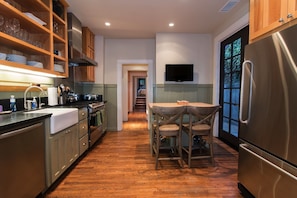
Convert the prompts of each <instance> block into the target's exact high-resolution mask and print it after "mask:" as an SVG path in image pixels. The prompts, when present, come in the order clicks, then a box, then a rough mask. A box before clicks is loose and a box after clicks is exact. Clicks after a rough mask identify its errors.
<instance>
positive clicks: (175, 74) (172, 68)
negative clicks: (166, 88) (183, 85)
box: [165, 64, 194, 82]
mask: <svg viewBox="0 0 297 198" xmlns="http://www.w3.org/2000/svg"><path fill="white" fill-rule="evenodd" d="M165 67H166V68H165V81H175V82H183V81H193V76H194V71H193V67H194V65H193V64H166V65H165Z"/></svg>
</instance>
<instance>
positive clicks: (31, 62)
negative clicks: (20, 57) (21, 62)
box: [27, 61, 43, 68]
mask: <svg viewBox="0 0 297 198" xmlns="http://www.w3.org/2000/svg"><path fill="white" fill-rule="evenodd" d="M27 65H30V66H33V67H38V68H43V63H41V62H38V61H27Z"/></svg>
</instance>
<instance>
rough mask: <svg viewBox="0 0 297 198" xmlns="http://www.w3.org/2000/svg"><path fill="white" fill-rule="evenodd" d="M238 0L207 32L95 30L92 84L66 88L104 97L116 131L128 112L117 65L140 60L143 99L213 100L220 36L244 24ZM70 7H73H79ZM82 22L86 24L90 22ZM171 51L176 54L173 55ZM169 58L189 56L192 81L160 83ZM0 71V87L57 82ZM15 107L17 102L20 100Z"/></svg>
mask: <svg viewBox="0 0 297 198" xmlns="http://www.w3.org/2000/svg"><path fill="white" fill-rule="evenodd" d="M242 2H243V4H244V6H243V8H242V9H239V10H237V12H236V13H235V14H234V16H233V18H232V19H230V20H228V21H226V24H222V26H221V27H218V28H217V29H216V30H215V31H214V33H213V35H209V34H188V33H171V32H170V33H162V32H160V33H157V34H156V35H155V38H150V39H131V38H130V39H112V38H104V36H102V35H100V34H98V35H97V34H96V36H95V48H96V53H95V60H96V61H97V62H98V66H97V67H95V76H96V79H95V83H89V82H88V83H75V82H74V81H72V80H71V79H70V82H66V83H69V85H70V87H71V88H72V89H74V90H75V91H76V92H81V93H96V94H102V95H103V97H104V100H106V101H108V102H107V104H106V107H107V109H108V114H107V116H108V117H107V122H108V123H107V126H108V129H107V130H108V131H120V130H121V129H122V127H123V126H122V125H123V122H122V121H125V119H124V118H125V117H126V116H127V114H128V111H129V110H125V111H124V112H122V110H124V107H125V106H127V105H126V103H125V104H124V105H123V104H122V102H123V101H126V99H125V98H126V96H124V95H121V94H120V93H121V90H122V87H121V86H122V85H124V83H123V84H122V78H121V76H122V75H124V76H125V75H126V74H125V73H122V72H123V71H122V69H121V67H122V66H123V65H130V66H135V65H137V64H139V65H143V64H144V65H146V66H145V67H146V68H147V70H148V73H149V75H148V82H150V83H151V84H150V89H149V88H148V93H149V94H148V95H149V96H151V99H149V98H148V100H149V101H148V102H152V101H156V102H163V101H166V102H168V101H169V102H174V101H176V100H179V99H181V98H180V97H181V96H180V95H178V94H174V93H175V92H177V93H178V92H181V93H182V94H181V95H182V97H184V98H182V99H188V100H192V101H204V102H210V103H212V102H213V103H218V102H217V101H218V98H219V94H218V91H217V90H218V84H219V61H218V60H219V59H218V58H214V57H219V51H218V48H219V42H220V41H221V40H223V39H224V38H226V37H227V36H228V35H231V34H232V33H234V32H235V31H236V30H238V29H240V28H242V27H244V26H245V25H247V24H248V1H241V3H242ZM68 3H69V4H70V7H69V9H70V10H71V11H72V12H73V13H76V15H77V16H79V18H80V19H82V15H79V13H78V12H76V11H75V10H74V8H72V7H71V5H72V3H73V4H74V3H75V2H71V1H68ZM72 9H73V10H72ZM76 9H79V6H77V8H76ZM82 21H83V20H82ZM84 25H87V26H89V27H90V28H91V26H90V24H84ZM166 44H167V45H168V44H169V46H170V49H171V51H170V52H168V47H166ZM175 44H179V45H178V46H177V45H175ZM127 49H129V50H127ZM42 53H43V52H42ZM177 54H178V55H179V56H176V55H177ZM56 59H57V57H56ZM170 61H193V62H194V63H195V65H198V67H196V68H195V72H196V74H195V78H194V83H193V84H182V85H183V86H181V87H179V86H174V85H172V86H170V85H169V86H167V85H166V86H164V70H163V69H164V68H163V65H164V64H166V63H168V62H170ZM103 65H104V67H103ZM154 65H155V66H154ZM212 65H213V66H212ZM65 69H66V68H65ZM49 70H52V68H49ZM115 71H117V74H115ZM71 72H73V68H71V67H69V74H70V75H73V74H71ZM1 73H2V70H1ZM2 74H4V78H3V77H1V78H3V79H1V86H2V85H8V86H3V87H9V85H11V84H15V83H16V84H21V86H24V84H25V85H27V86H29V84H30V83H32V82H37V84H41V85H42V86H44V85H45V86H52V85H55V86H57V85H59V84H61V83H62V82H61V79H56V78H48V77H39V78H37V76H35V75H34V76H32V75H28V76H29V77H28V76H27V75H18V74H15V73H13V74H11V73H10V72H8V71H6V70H5V71H3V73H2ZM154 74H155V75H154ZM10 76H14V77H13V78H14V79H16V78H18V79H21V80H19V81H21V83H20V82H15V81H16V80H11V77H10ZM16 76H17V77H16ZM97 77H98V78H97ZM63 83H65V82H63ZM66 83H65V84H66ZM8 90H11V89H7V88H6V89H5V88H2V89H1V99H3V100H5V99H6V100H8V99H9V97H10V95H11V91H8ZM197 90H198V91H197ZM13 93H14V94H15V95H16V98H17V99H18V98H23V92H22V91H20V89H18V88H16V90H15V92H13ZM152 93H154V94H155V95H153V94H152ZM198 93H199V94H198ZM32 96H33V95H32ZM17 102H18V100H17ZM18 106H22V103H21V104H20V105H18ZM121 107H123V108H121ZM122 113H123V114H122ZM115 118H116V119H115ZM115 120H116V121H115ZM216 135H217V134H216Z"/></svg>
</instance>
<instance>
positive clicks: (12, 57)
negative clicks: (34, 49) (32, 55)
mask: <svg viewBox="0 0 297 198" xmlns="http://www.w3.org/2000/svg"><path fill="white" fill-rule="evenodd" d="M6 60H8V61H12V62H17V63H21V64H26V63H27V58H26V57H25V56H21V55H17V54H7V57H6Z"/></svg>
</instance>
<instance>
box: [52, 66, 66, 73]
mask: <svg viewBox="0 0 297 198" xmlns="http://www.w3.org/2000/svg"><path fill="white" fill-rule="evenodd" d="M54 70H55V71H57V72H64V67H63V65H59V64H54Z"/></svg>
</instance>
